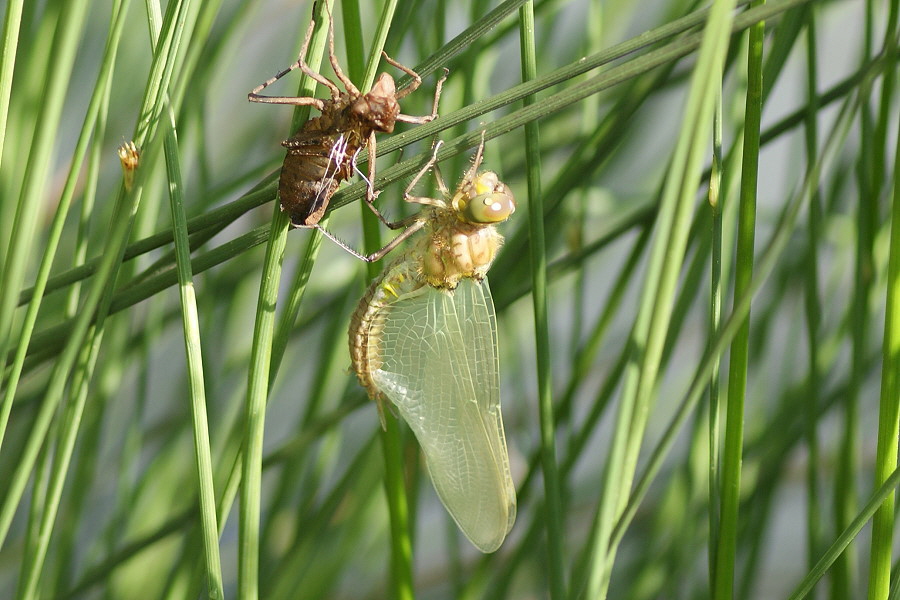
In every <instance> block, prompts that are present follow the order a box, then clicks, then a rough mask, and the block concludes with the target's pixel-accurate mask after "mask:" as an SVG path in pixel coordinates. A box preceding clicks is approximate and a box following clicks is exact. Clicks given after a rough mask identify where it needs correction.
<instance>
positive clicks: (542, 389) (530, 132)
mask: <svg viewBox="0 0 900 600" xmlns="http://www.w3.org/2000/svg"><path fill="white" fill-rule="evenodd" d="M519 21H520V26H519V27H520V29H519V43H520V56H521V64H522V79H523V81H529V80H532V79H534V78H535V77H537V58H536V51H535V45H534V3H533V2H531V1H528V2H526V3H525V4H523V5H522V7H521V8H519ZM523 102H524V104H525V105H526V106H528V105H532V104H534V102H535V99H534V96H526V97H525V98H524V99H523ZM540 152H541V141H540V131H539V129H538V125H537V123H536V122H531V123H528V124H527V125H526V126H525V169H526V176H527V180H528V226H529V231H530V237H531V244H530V248H531V281H532V292H531V299H532V303H533V310H534V338H535V339H534V343H535V354H536V357H537V364H536V365H535V366H536V369H537V384H538V412H539V416H540V423H541V464H542V467H543V474H544V503H545V504H544V514H545V516H546V520H547V554H548V562H547V571H548V577H549V580H550V597H551V598H553V599H555V600H562V599H563V598H565V595H566V582H565V575H564V568H563V564H564V556H563V539H565V533H564V530H563V518H562V511H563V508H562V501H561V497H560V496H561V494H560V485H561V484H560V478H559V470H558V467H557V463H556V426H555V421H554V418H553V380H552V378H551V372H550V368H551V365H550V326H549V324H548V315H547V249H546V247H545V243H544V202H543V195H542V193H541V158H540Z"/></svg>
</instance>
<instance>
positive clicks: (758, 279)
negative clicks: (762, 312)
mask: <svg viewBox="0 0 900 600" xmlns="http://www.w3.org/2000/svg"><path fill="white" fill-rule="evenodd" d="M859 104H860V103H859V100H858V99H853V100H851V101H848V102H846V103H845V104H844V105H843V107H842V108H841V111H840V114H839V115H838V117H837V118H836V119H835V126H834V128H833V129H832V132H831V134H830V135H829V138H828V141H827V143H826V146H825V149H824V150H823V151H822V153H821V155H820V157H819V159H818V160H817V162H816V163H815V165H814V167H813V169H811V170H810V171H809V172H808V173H807V174H806V179H805V180H804V182H803V186H802V187H801V193H800V194H798V195H797V196H796V197H795V198H794V199H793V200H792V201H791V202H789V203H788V204H787V206H785V209H784V211H783V213H782V215H781V216H780V217H779V218H778V219H777V223H778V227H777V228H776V229H775V231H774V232H773V233H772V237H771V239H770V241H769V244H768V246H767V247H766V249H765V250H764V251H763V253H762V254H761V255H760V260H759V267H758V269H756V272H755V274H754V277H753V279H752V280H751V282H750V287H749V288H748V289H747V291H746V292H747V293H746V294H744V295H743V296H735V304H734V308H733V310H732V312H731V315H730V316H729V317H728V319H727V320H726V321H725V323H724V324H723V325H722V327H721V329H720V333H719V336H718V337H717V338H716V339H715V340H713V343H712V344H711V345H710V347H709V348H708V349H707V352H706V355H705V357H704V358H703V360H701V361H700V364H699V366H698V368H697V370H696V372H695V374H694V376H693V379H692V382H691V385H690V387H689V389H688V392H687V393H686V394H685V397H684V400H683V401H682V402H681V404H680V406H679V407H678V409H677V411H676V414H675V417H674V418H673V420H672V421H671V423H670V424H669V426H668V427H667V428H666V431H665V433H664V434H663V436H662V438H661V439H660V441H659V443H658V444H657V445H656V447H655V448H654V450H653V452H652V453H651V455H650V459H649V460H648V464H647V467H646V468H645V469H644V473H643V475H642V476H641V478H640V480H639V481H638V484H637V485H636V486H635V490H634V492H633V493H632V495H631V497H630V498H629V501H628V507H627V508H626V509H625V511H624V512H623V515H622V518H621V519H620V520H619V522H618V523H617V524H616V531H615V533H614V536H613V539H614V540H619V539H621V537H622V536H623V535H624V534H625V529H626V528H627V526H628V524H629V523H630V522H631V520H632V519H633V518H634V515H635V514H636V512H637V509H638V506H639V505H640V503H641V501H642V500H643V499H644V497H645V496H646V494H647V491H648V490H649V489H650V484H651V483H652V482H653V479H654V477H655V476H656V474H657V473H658V472H659V470H660V469H661V468H662V465H663V460H664V459H665V457H666V455H667V454H668V452H669V450H670V449H671V448H672V446H673V444H674V443H675V440H676V436H677V435H678V432H679V431H680V429H681V427H682V426H683V425H684V423H685V422H686V421H687V418H688V416H689V414H690V412H691V410H693V407H694V406H695V405H696V403H697V402H698V401H699V400H700V397H701V396H702V394H703V390H704V388H705V386H706V385H707V384H708V382H709V377H710V374H711V373H712V369H713V367H714V365H715V364H716V363H717V362H718V360H719V357H721V356H722V355H723V354H724V353H725V351H726V347H727V346H728V344H730V343H732V342H733V340H734V339H735V338H736V337H737V333H738V331H739V330H740V328H741V327H742V326H743V325H744V324H745V322H746V319H747V318H748V317H749V314H750V304H751V300H752V297H753V294H755V293H756V292H757V291H758V290H759V289H760V287H762V285H763V283H764V282H765V281H766V278H767V277H768V276H769V275H770V274H771V273H772V271H773V270H774V269H775V266H776V264H777V261H778V259H779V258H780V257H781V254H782V252H784V250H785V247H786V246H787V244H788V242H789V241H790V236H791V233H792V231H793V228H794V223H795V222H796V220H797V215H798V214H799V212H800V209H801V207H802V206H803V205H804V204H805V203H806V201H807V200H808V199H809V195H810V194H811V192H812V190H814V189H815V185H814V183H815V182H816V181H818V180H819V177H820V175H821V173H823V172H826V171H827V170H828V169H829V167H830V166H831V163H832V161H833V160H834V156H835V154H836V153H837V150H838V149H839V148H841V146H842V145H843V144H844V142H845V140H846V138H847V132H848V129H849V127H850V123H851V117H852V116H853V114H854V112H855V111H856V109H857V107H858V106H859ZM776 422H778V420H777V419H776ZM776 454H777V455H778V456H783V455H784V452H778V453H776Z"/></svg>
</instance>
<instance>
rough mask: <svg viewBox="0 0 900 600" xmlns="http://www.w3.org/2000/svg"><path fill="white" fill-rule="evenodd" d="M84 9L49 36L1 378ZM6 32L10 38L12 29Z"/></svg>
mask: <svg viewBox="0 0 900 600" xmlns="http://www.w3.org/2000/svg"><path fill="white" fill-rule="evenodd" d="M88 4H89V2H87V0H74V1H72V2H66V3H64V4H63V8H62V13H61V14H60V24H59V26H58V27H57V30H56V34H55V35H54V37H53V46H52V50H51V53H50V55H51V60H52V64H53V69H52V70H49V69H48V70H47V71H46V73H45V74H44V77H45V80H44V83H43V90H42V93H41V95H40V99H41V106H40V108H39V110H38V117H37V119H36V121H37V127H36V129H35V131H34V136H33V137H32V139H31V146H30V148H29V149H28V161H27V164H26V168H25V175H24V180H23V181H24V183H23V185H22V189H21V193H20V195H19V199H18V204H17V205H16V214H15V217H14V218H13V227H12V235H11V236H10V239H9V244H8V247H7V254H6V262H5V264H4V265H3V269H2V271H0V276H2V277H0V373H2V372H3V371H5V369H6V351H7V349H8V348H9V347H10V345H11V340H12V327H13V315H14V312H15V307H16V303H17V299H18V296H19V292H20V291H21V289H22V284H23V282H24V280H25V269H26V267H27V266H28V263H29V259H30V257H31V256H33V255H34V252H35V251H34V249H33V248H32V241H33V239H34V234H35V229H36V227H37V220H38V215H39V212H40V211H39V209H40V207H41V205H42V201H41V199H42V198H43V196H44V190H45V189H46V186H47V183H48V181H49V179H50V177H49V170H50V160H51V158H52V156H53V149H54V147H55V144H54V138H55V137H56V136H57V134H58V130H59V123H60V119H61V118H62V110H63V105H64V103H65V99H66V91H67V90H68V87H69V80H70V78H71V77H72V65H73V64H74V62H75V54H76V52H77V50H78V43H79V40H80V37H81V31H82V28H83V26H84V22H85V18H86V16H87V10H88ZM12 8H13V7H10V9H11V10H10V11H9V13H10V14H9V15H8V16H9V17H10V18H13V17H15V15H13V14H11V13H12V12H13V11H12ZM7 27H12V25H11V24H10V23H9V21H7ZM5 29H6V27H5ZM4 33H5V34H6V35H9V34H10V33H11V29H10V30H7V31H5V32H4ZM3 62H4V65H5V64H6V62H7V60H6V57H5V56H4V57H3ZM10 62H12V57H10ZM13 66H14V65H11V64H10V65H9V67H8V68H9V69H12V67H13ZM4 68H6V67H4ZM0 91H2V90H0ZM0 150H2V147H0ZM2 529H3V528H2V527H0V540H2V539H3V538H4V537H5V534H3V533H2Z"/></svg>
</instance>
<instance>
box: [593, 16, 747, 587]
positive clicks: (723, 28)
mask: <svg viewBox="0 0 900 600" xmlns="http://www.w3.org/2000/svg"><path fill="white" fill-rule="evenodd" d="M732 9H733V3H729V2H719V3H716V4H714V5H713V7H712V10H711V11H710V14H709V20H708V23H707V27H706V29H705V30H704V35H703V41H702V44H701V47H700V53H699V55H698V58H697V65H696V66H695V67H694V72H693V74H692V79H691V86H690V93H689V97H688V102H687V109H686V111H685V115H684V120H683V123H682V126H681V135H679V138H678V142H677V146H676V149H675V152H674V155H673V158H672V162H671V165H670V167H669V170H668V178H667V180H666V187H665V189H664V192H663V198H662V202H661V208H660V211H659V214H658V217H657V238H656V239H655V240H654V244H653V248H652V250H651V256H650V263H649V266H648V269H647V275H646V283H645V287H644V290H643V292H642V294H641V300H640V306H639V309H638V316H637V319H636V321H635V324H634V328H633V331H632V334H631V340H630V344H631V347H632V350H631V352H632V356H631V358H630V364H629V365H628V368H627V370H626V376H625V383H624V387H623V391H622V397H621V403H620V407H619V414H618V415H617V423H616V428H615V433H614V434H613V441H612V446H611V450H610V455H609V457H608V458H607V462H606V471H605V473H604V486H603V491H602V497H601V500H600V505H599V507H598V510H597V515H596V518H595V526H594V530H593V531H592V533H591V541H590V544H591V555H592V559H591V567H590V571H589V573H588V578H587V582H586V583H587V592H586V593H587V597H590V598H604V597H605V596H606V592H607V589H608V586H609V577H610V573H611V569H612V564H613V562H614V559H615V552H616V549H615V547H613V546H612V545H611V544H610V541H611V536H612V532H613V526H614V524H615V522H616V521H617V520H618V518H619V516H620V515H621V513H622V510H623V509H624V508H625V505H626V501H627V497H628V496H627V494H628V491H629V490H630V489H631V484H632V480H633V477H634V469H635V467H636V462H637V456H638V452H639V449H640V445H641V438H642V436H643V430H644V426H645V424H646V418H647V414H648V411H649V407H650V403H651V400H652V396H653V394H654V390H655V389H656V384H657V375H658V369H659V366H660V363H659V361H660V358H661V354H662V351H663V347H664V343H665V335H666V332H667V330H668V327H669V320H670V317H671V308H672V304H671V303H672V298H673V297H674V293H675V287H676V284H677V279H678V274H679V271H680V267H679V265H680V263H681V261H682V259H683V256H684V250H685V247H686V243H687V235H688V231H689V229H690V218H689V217H690V211H691V208H692V200H693V196H694V193H695V192H696V188H697V184H698V183H699V178H700V173H701V170H702V160H703V156H704V153H705V149H706V148H707V147H708V145H709V139H710V133H711V127H712V119H711V116H712V114H713V112H714V106H715V100H716V98H717V97H718V90H719V86H720V82H721V77H722V68H723V65H724V61H725V54H726V51H727V46H728V39H729V37H730V31H731V22H732V12H731V11H732Z"/></svg>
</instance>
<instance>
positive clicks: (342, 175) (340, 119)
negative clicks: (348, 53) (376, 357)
mask: <svg viewBox="0 0 900 600" xmlns="http://www.w3.org/2000/svg"><path fill="white" fill-rule="evenodd" d="M314 28H315V21H314V20H313V21H310V24H309V28H308V29H307V31H306V37H305V38H304V40H303V46H302V47H301V50H300V56H299V58H298V59H297V61H296V62H295V63H293V64H292V65H291V66H289V67H288V68H287V69H284V70H283V71H281V72H280V73H278V74H277V75H275V76H274V77H272V78H270V79H268V80H266V81H265V82H263V83H261V84H260V85H258V86H257V87H255V88H254V89H253V90H252V91H251V92H250V93H249V94H248V95H247V98H248V100H250V101H251V102H261V103H266V104H289V105H294V106H312V107H314V108H316V109H317V110H318V111H319V112H321V113H322V114H321V115H320V116H318V117H315V118H312V119H310V120H309V121H307V122H306V123H305V124H304V125H303V127H301V128H300V130H299V131H297V133H295V134H294V135H293V136H292V137H291V138H290V139H288V140H285V141H284V142H282V145H283V146H284V147H285V148H286V149H287V154H286V156H285V158H284V164H283V165H282V168H281V177H280V179H279V183H278V192H279V197H280V198H281V210H282V211H285V212H287V213H288V214H289V215H290V218H291V223H292V224H293V225H294V226H295V227H314V228H317V229H319V230H320V231H322V232H323V233H324V234H326V235H327V236H328V237H330V238H332V239H335V238H333V236H331V235H330V234H329V232H328V231H326V230H325V229H324V228H322V227H320V226H319V225H318V223H319V221H320V220H321V219H322V217H323V216H324V215H325V209H326V208H328V203H329V201H330V200H331V197H332V196H333V195H334V193H335V192H336V191H337V189H338V187H339V186H340V184H341V182H342V181H345V180H347V179H349V178H350V177H351V176H352V175H353V173H354V171H357V168H356V158H357V156H358V155H359V153H360V152H361V151H363V150H364V149H368V158H369V164H368V177H365V176H363V177H364V178H365V179H366V182H367V184H368V186H367V191H366V203H367V205H368V206H369V207H370V208H371V209H372V211H373V212H374V213H375V215H376V216H378V218H379V219H380V220H381V221H382V222H384V223H387V220H386V219H385V218H384V217H383V216H382V215H381V213H380V212H379V211H378V209H377V208H376V207H375V204H374V201H375V198H376V197H377V195H378V193H377V192H376V191H375V188H374V184H373V182H374V181H375V155H376V152H375V134H376V133H379V132H380V133H393V131H394V126H395V124H396V123H397V122H398V121H400V122H403V123H428V122H429V121H432V120H434V119H435V118H436V117H437V110H438V101H439V99H440V96H441V88H442V86H443V83H444V80H445V79H446V78H447V74H448V73H449V71H447V69H444V76H443V77H442V78H441V79H440V80H438V83H437V86H436V88H435V94H434V103H433V105H432V110H431V114H430V115H424V116H411V115H405V114H403V113H401V112H400V103H399V100H401V99H402V98H404V97H406V96H408V95H409V94H411V93H412V92H414V91H415V90H416V89H418V87H419V86H420V85H421V84H422V78H421V77H420V76H419V74H418V73H416V72H415V71H413V70H412V69H410V68H409V67H405V66H403V65H402V64H400V63H398V62H397V61H395V60H393V59H392V58H391V57H390V56H388V55H387V53H385V52H382V55H383V57H384V59H385V61H387V62H388V63H389V64H390V65H393V66H394V67H396V68H398V69H399V70H401V71H403V72H404V73H406V74H407V75H409V76H410V77H412V83H410V84H409V85H408V86H407V87H405V88H403V89H402V90H399V91H398V90H397V86H396V83H395V81H394V78H393V77H391V75H390V74H388V73H382V74H381V75H379V76H378V78H377V79H376V81H375V83H374V85H373V86H372V89H371V90H369V91H368V92H367V93H365V94H364V93H362V92H361V91H360V90H359V89H358V88H357V87H356V86H355V85H353V82H352V81H350V78H349V77H347V76H346V75H345V74H344V71H343V70H342V69H341V66H340V63H339V62H338V60H337V57H336V56H335V54H334V20H333V19H329V22H328V58H329V61H330V62H331V67H332V69H333V70H334V74H335V75H336V76H337V78H338V79H339V80H340V82H341V83H342V84H343V86H344V89H345V90H346V91H341V89H340V88H339V87H338V86H337V84H335V83H334V82H333V81H331V80H330V79H328V78H326V77H325V76H323V75H321V74H320V73H316V72H315V71H313V70H312V69H311V68H310V67H309V65H308V64H307V63H306V61H305V59H304V57H305V56H306V51H307V49H308V48H309V43H310V40H311V39H312V34H313V30H314ZM295 69H300V70H301V71H302V72H303V73H305V74H306V75H308V76H309V77H311V78H312V79H314V80H315V81H317V82H318V83H320V84H322V85H323V86H325V87H326V88H328V90H329V92H330V94H331V97H330V98H329V99H327V100H323V99H321V98H313V97H306V96H264V95H261V94H260V92H262V91H263V90H264V89H265V88H267V87H269V86H270V85H272V84H273V83H275V82H276V81H278V80H279V79H281V78H282V77H284V76H285V75H287V74H288V73H290V72H291V71H293V70H295ZM357 172H358V171H357ZM361 175H362V174H361ZM335 241H337V240H335Z"/></svg>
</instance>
